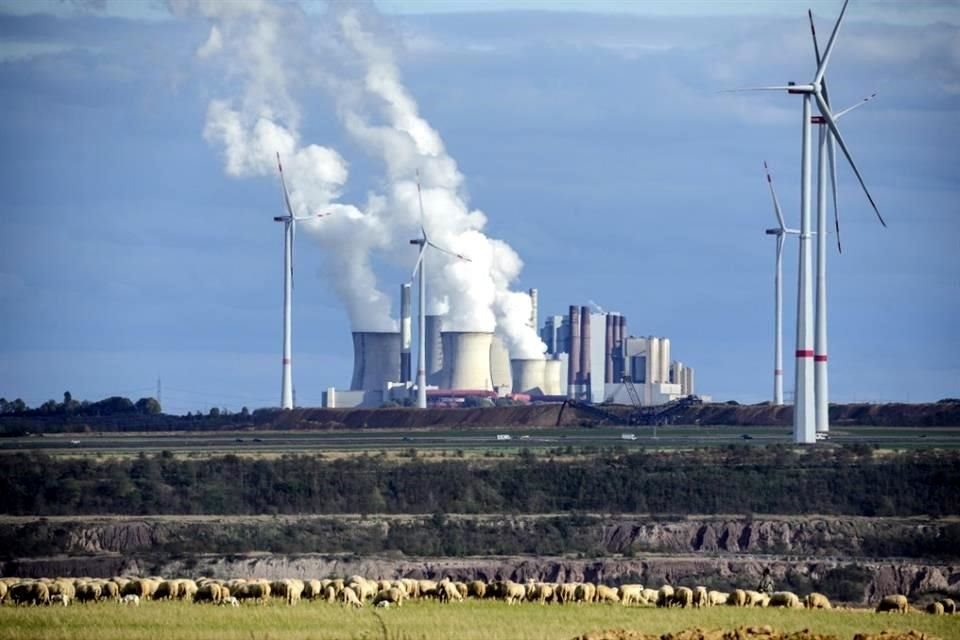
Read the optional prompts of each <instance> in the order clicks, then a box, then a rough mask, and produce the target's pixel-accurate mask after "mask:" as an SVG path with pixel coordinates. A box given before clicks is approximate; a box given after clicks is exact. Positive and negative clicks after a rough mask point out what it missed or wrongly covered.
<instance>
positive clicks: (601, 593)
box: [596, 584, 620, 602]
mask: <svg viewBox="0 0 960 640" xmlns="http://www.w3.org/2000/svg"><path fill="white" fill-rule="evenodd" d="M596 601H597V602H620V596H619V595H617V590H616V589H614V588H613V587H608V586H607V585H605V584H598V585H597V596H596Z"/></svg>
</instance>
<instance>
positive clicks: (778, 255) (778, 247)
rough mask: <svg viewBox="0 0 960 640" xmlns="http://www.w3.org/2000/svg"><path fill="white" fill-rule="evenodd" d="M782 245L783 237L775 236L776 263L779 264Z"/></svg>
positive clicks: (781, 235)
mask: <svg viewBox="0 0 960 640" xmlns="http://www.w3.org/2000/svg"><path fill="white" fill-rule="evenodd" d="M783 243H784V235H783V234H782V233H781V234H780V235H778V236H777V262H778V263H779V262H780V258H781V257H782V256H783Z"/></svg>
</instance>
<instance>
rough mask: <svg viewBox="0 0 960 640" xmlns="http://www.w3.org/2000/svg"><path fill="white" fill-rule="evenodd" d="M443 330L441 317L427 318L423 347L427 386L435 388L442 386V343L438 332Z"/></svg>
mask: <svg viewBox="0 0 960 640" xmlns="http://www.w3.org/2000/svg"><path fill="white" fill-rule="evenodd" d="M442 328H443V317H442V316H427V317H426V327H424V333H425V334H426V336H425V337H424V340H423V342H424V345H425V347H426V360H427V370H426V372H425V375H426V376H427V384H428V385H433V386H435V387H442V386H443V384H442V383H443V341H442V340H441V338H440V331H441V329H442Z"/></svg>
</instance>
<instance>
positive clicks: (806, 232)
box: [749, 0, 880, 444]
mask: <svg viewBox="0 0 960 640" xmlns="http://www.w3.org/2000/svg"><path fill="white" fill-rule="evenodd" d="M849 1H850V0H844V3H843V8H842V9H841V10H840V16H839V17H838V18H837V23H836V24H835V25H834V27H833V32H832V33H831V34H830V39H829V40H828V41H827V46H826V49H825V50H824V52H823V57H822V59H821V60H820V63H819V64H818V65H817V71H816V73H815V74H814V76H813V80H811V81H810V83H809V84H799V85H798V84H795V83H792V82H791V83H789V84H787V85H785V86H771V87H758V88H754V89H749V90H754V91H786V92H787V93H789V94H792V95H799V96H801V97H802V98H803V113H802V121H801V137H800V139H801V144H800V268H799V269H798V276H797V280H798V283H797V285H798V286H797V340H796V344H797V348H796V361H795V362H796V374H795V376H794V385H795V387H794V389H795V391H794V409H793V439H794V442H796V443H798V444H813V443H814V442H816V416H815V402H814V392H815V388H814V374H813V355H814V354H813V287H812V286H811V279H812V276H813V273H812V272H813V269H812V265H811V257H812V256H811V247H810V236H811V228H810V226H811V225H810V182H811V181H810V124H811V118H810V115H811V114H810V102H811V100H813V101H815V102H816V103H817V108H818V109H819V111H820V115H821V116H822V117H823V120H824V124H825V125H826V126H827V128H828V129H829V130H830V133H831V134H832V135H833V138H834V140H836V142H837V144H838V145H840V149H841V150H842V151H843V154H844V156H846V158H847V162H849V163H850V168H851V169H852V170H853V173H854V174H855V175H856V176H857V180H859V182H860V186H861V187H862V188H863V191H864V193H865V194H866V196H867V199H868V200H869V201H870V204H871V205H872V206H873V209H874V211H876V212H877V215H878V216H879V215H880V211H879V210H878V209H877V205H876V203H875V202H874V201H873V197H872V196H871V195H870V192H869V190H867V185H866V183H864V181H863V177H862V176H861V175H860V171H859V170H858V169H857V165H856V164H855V163H854V162H853V157H852V156H851V155H850V151H849V150H848V149H847V145H846V144H845V143H844V141H843V136H841V135H840V130H839V129H838V128H837V123H836V118H835V117H834V115H833V112H831V111H830V107H829V105H828V104H827V103H826V101H825V100H824V97H823V84H822V82H823V75H824V73H826V71H827V65H828V64H829V62H830V55H831V54H832V53H833V47H834V45H835V44H836V41H837V33H838V32H839V31H840V25H841V24H842V23H843V15H844V13H845V12H846V10H847V4H848V3H849Z"/></svg>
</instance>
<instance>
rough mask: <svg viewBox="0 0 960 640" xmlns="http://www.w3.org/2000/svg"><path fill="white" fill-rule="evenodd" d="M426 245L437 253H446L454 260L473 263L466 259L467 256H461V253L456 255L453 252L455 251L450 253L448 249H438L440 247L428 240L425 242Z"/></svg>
mask: <svg viewBox="0 0 960 640" xmlns="http://www.w3.org/2000/svg"><path fill="white" fill-rule="evenodd" d="M427 244H428V245H430V246H431V247H433V248H434V249H436V250H437V251H441V252H443V253H446V254H448V255H451V256H454V257H455V258H460V259H461V260H465V261H467V262H473V260H471V259H470V258H468V257H467V256H465V255H463V254H461V253H457V252H455V251H450V250H449V249H444V248H443V247H440V246H437V245H435V244H433V243H432V242H431V241H429V240H427Z"/></svg>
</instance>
